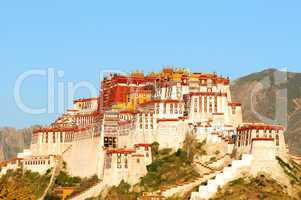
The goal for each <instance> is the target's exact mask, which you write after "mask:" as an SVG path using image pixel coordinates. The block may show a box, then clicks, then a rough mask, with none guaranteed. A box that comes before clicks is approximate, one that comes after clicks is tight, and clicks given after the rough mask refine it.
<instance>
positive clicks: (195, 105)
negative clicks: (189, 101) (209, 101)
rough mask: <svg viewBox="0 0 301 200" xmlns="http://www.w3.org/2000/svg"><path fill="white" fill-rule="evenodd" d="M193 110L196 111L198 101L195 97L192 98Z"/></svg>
mask: <svg viewBox="0 0 301 200" xmlns="http://www.w3.org/2000/svg"><path fill="white" fill-rule="evenodd" d="M194 112H198V101H197V98H194Z"/></svg>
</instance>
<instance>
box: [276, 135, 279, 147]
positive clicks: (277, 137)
mask: <svg viewBox="0 0 301 200" xmlns="http://www.w3.org/2000/svg"><path fill="white" fill-rule="evenodd" d="M276 145H277V146H279V135H278V134H277V135H276Z"/></svg>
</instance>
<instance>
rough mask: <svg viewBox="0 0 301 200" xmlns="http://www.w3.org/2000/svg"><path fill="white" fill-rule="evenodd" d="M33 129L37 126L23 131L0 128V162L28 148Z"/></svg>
mask: <svg viewBox="0 0 301 200" xmlns="http://www.w3.org/2000/svg"><path fill="white" fill-rule="evenodd" d="M35 127H37V126H32V127H30V128H24V129H15V128H11V127H4V128H0V161H1V160H5V159H9V158H12V157H14V156H16V154H17V153H18V152H21V151H22V150H23V148H28V147H29V145H30V140H31V133H32V131H33V129H34V128H35Z"/></svg>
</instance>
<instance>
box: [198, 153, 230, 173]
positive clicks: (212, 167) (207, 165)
mask: <svg viewBox="0 0 301 200" xmlns="http://www.w3.org/2000/svg"><path fill="white" fill-rule="evenodd" d="M226 157H228V158H229V159H230V154H228V153H226V154H224V155H222V156H220V157H219V158H217V159H216V160H213V161H208V162H204V163H203V162H199V161H193V163H194V164H196V165H199V166H202V167H204V168H206V169H208V170H212V171H218V170H221V169H222V168H223V166H222V167H216V166H215V165H216V164H219V165H220V163H221V162H226V161H225V158H226Z"/></svg>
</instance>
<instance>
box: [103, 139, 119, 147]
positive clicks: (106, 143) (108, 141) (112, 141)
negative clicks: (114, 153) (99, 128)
mask: <svg viewBox="0 0 301 200" xmlns="http://www.w3.org/2000/svg"><path fill="white" fill-rule="evenodd" d="M116 140H117V139H116V138H115V137H104V146H105V147H113V148H116Z"/></svg>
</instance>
